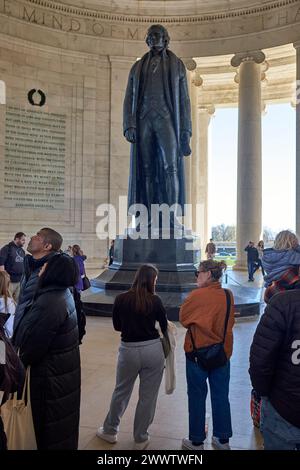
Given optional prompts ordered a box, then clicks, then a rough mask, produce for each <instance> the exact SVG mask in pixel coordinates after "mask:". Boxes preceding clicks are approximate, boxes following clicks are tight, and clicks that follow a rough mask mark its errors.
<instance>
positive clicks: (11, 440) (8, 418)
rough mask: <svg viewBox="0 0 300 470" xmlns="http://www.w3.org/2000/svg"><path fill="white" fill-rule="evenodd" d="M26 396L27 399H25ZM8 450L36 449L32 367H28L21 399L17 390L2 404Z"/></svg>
mask: <svg viewBox="0 0 300 470" xmlns="http://www.w3.org/2000/svg"><path fill="white" fill-rule="evenodd" d="M25 397H26V401H25ZM1 417H2V420H3V424H4V431H5V434H6V437H7V448H8V450H36V449H37V445H36V438H35V432H34V426H33V419H32V410H31V401H30V367H27V370H26V376H25V383H24V388H23V392H22V398H21V400H18V398H17V392H15V393H13V394H12V395H11V398H10V399H9V400H7V401H6V402H5V403H4V405H2V406H1Z"/></svg>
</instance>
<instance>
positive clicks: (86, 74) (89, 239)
mask: <svg viewBox="0 0 300 470" xmlns="http://www.w3.org/2000/svg"><path fill="white" fill-rule="evenodd" d="M0 71H1V72H0V73H1V80H2V82H4V83H5V87H6V103H5V104H1V105H0V168H1V184H0V217H1V238H0V240H1V243H4V242H5V241H6V240H7V239H8V240H9V239H11V237H12V235H13V234H14V233H15V232H17V231H19V230H23V231H24V232H25V233H26V234H28V235H31V234H32V233H34V232H35V231H36V230H37V229H38V228H40V227H41V226H51V227H53V228H55V229H57V230H58V231H60V232H61V233H62V234H63V235H64V239H65V244H69V243H78V244H80V245H82V247H83V249H84V251H85V252H86V254H87V256H88V257H89V258H98V259H99V258H100V259H102V258H104V257H105V256H106V250H107V242H100V241H99V240H98V239H97V238H96V236H95V226H96V208H97V206H98V205H99V204H101V203H103V202H107V201H108V198H109V148H110V138H109V136H110V94H109V90H110V63H109V60H108V57H105V56H104V57H103V56H94V55H91V54H80V53H76V54H75V53H73V52H71V51H69V52H68V51H62V50H60V51H58V50H56V49H53V48H51V47H45V46H41V45H35V44H29V43H26V42H25V41H21V40H17V39H14V40H11V39H10V38H8V37H2V38H1V46H0ZM31 90H40V91H41V92H42V93H43V94H44V95H45V98H46V102H45V104H44V105H43V106H38V104H39V103H40V97H39V94H38V93H35V95H33V97H34V99H33V100H32V103H30V101H29V99H28V93H29V92H30V91H31ZM57 128H58V129H59V132H60V134H58V133H57V132H58V131H57ZM59 139H61V143H60V141H59ZM20 194H23V198H22V197H20ZM59 194H60V198H59Z"/></svg>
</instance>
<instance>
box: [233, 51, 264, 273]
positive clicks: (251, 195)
mask: <svg viewBox="0 0 300 470" xmlns="http://www.w3.org/2000/svg"><path fill="white" fill-rule="evenodd" d="M264 60H265V55H264V53H263V52H262V51H251V52H245V53H239V54H236V55H235V56H234V57H233V58H232V60H231V65H232V66H234V67H239V119H238V169H237V225H236V242H237V260H236V264H235V267H234V268H235V269H245V268H246V259H247V257H246V252H245V251H244V248H245V247H246V245H247V244H248V242H249V240H252V241H254V242H257V241H258V240H259V239H260V236H261V230H262V220H261V219H262V216H261V212H262V160H261V65H260V64H262V63H263V62H264Z"/></svg>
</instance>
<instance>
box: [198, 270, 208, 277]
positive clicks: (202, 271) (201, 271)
mask: <svg viewBox="0 0 300 470" xmlns="http://www.w3.org/2000/svg"><path fill="white" fill-rule="evenodd" d="M207 272H208V271H204V269H201V270H200V271H195V277H198V276H199V274H200V273H207Z"/></svg>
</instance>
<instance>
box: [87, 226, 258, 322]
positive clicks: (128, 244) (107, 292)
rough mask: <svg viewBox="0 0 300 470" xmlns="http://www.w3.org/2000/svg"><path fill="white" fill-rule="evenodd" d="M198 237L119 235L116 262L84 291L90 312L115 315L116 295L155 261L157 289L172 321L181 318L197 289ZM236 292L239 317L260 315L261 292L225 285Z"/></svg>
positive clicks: (100, 314)
mask: <svg viewBox="0 0 300 470" xmlns="http://www.w3.org/2000/svg"><path fill="white" fill-rule="evenodd" d="M193 241H195V238H194V237H192V235H191V234H189V233H186V232H185V236H184V237H183V238H181V239H176V238H174V237H173V238H171V239H169V240H168V239H163V238H162V237H161V238H158V239H153V238H152V239H147V240H143V239H137V240H133V239H131V238H127V239H122V238H117V239H116V241H115V249H114V262H113V264H112V265H111V266H110V267H109V269H107V270H106V271H104V272H103V273H102V274H101V275H100V276H98V277H97V278H96V279H91V285H92V287H91V288H90V289H88V290H87V291H85V292H83V294H82V301H83V308H84V311H85V313H86V314H87V315H98V316H103V317H107V316H109V317H110V316H111V315H112V307H113V303H114V300H115V297H116V296H117V295H118V294H120V293H121V292H124V291H125V290H128V289H129V288H130V286H131V285H132V282H133V279H134V276H135V273H136V270H137V269H138V268H139V266H140V265H141V264H144V263H151V264H155V265H156V266H157V268H158V269H159V276H158V281H157V285H156V291H157V292H158V293H159V296H160V297H161V299H162V302H163V304H164V306H165V308H166V311H167V315H168V318H169V319H170V320H174V321H176V320H178V318H179V308H180V305H181V304H182V302H183V301H184V299H185V297H186V296H187V295H188V293H189V292H190V291H191V290H193V289H195V288H196V282H195V281H196V278H195V270H196V269H195V265H196V266H198V264H199V261H200V252H199V251H198V252H197V251H195V250H191V249H189V248H192V246H191V245H192V243H193ZM223 287H228V288H229V289H231V290H232V291H233V295H234V299H235V314H236V316H241V317H243V316H246V317H248V316H253V315H259V312H260V302H261V291H262V289H256V288H243V287H238V286H234V285H227V284H225V285H224V286H223Z"/></svg>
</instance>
